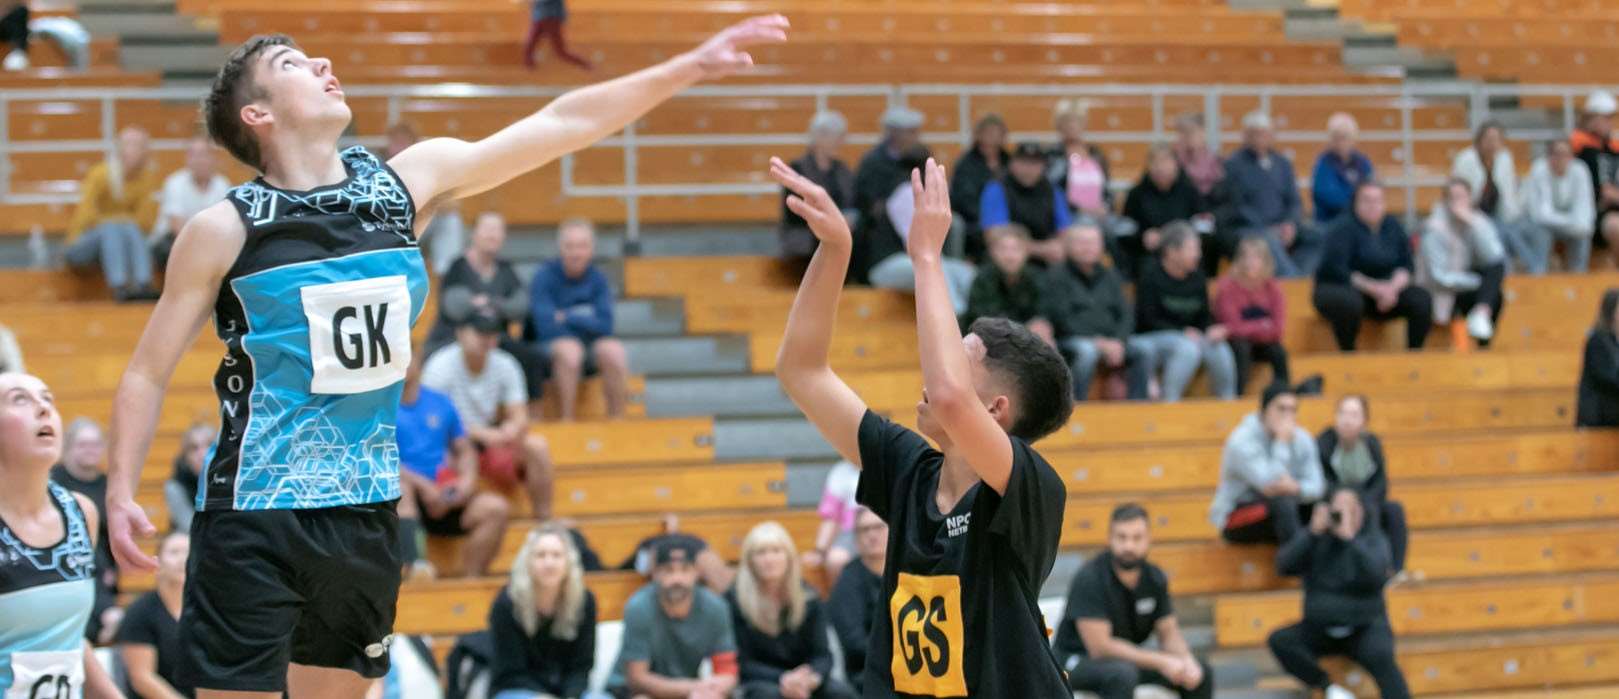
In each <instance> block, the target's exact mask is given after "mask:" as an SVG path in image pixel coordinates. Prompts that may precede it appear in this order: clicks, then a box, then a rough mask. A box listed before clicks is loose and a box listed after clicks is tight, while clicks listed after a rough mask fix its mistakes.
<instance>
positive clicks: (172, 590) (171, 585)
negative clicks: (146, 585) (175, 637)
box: [157, 577, 185, 618]
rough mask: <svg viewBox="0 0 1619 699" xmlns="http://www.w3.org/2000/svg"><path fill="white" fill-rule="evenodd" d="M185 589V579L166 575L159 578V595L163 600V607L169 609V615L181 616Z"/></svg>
mask: <svg viewBox="0 0 1619 699" xmlns="http://www.w3.org/2000/svg"><path fill="white" fill-rule="evenodd" d="M184 590H185V581H184V580H170V579H168V578H166V577H160V578H158V581H157V597H158V599H160V600H163V608H164V609H167V610H168V612H169V616H172V617H175V618H179V616H180V602H181V599H182V598H181V594H182V592H183V591H184Z"/></svg>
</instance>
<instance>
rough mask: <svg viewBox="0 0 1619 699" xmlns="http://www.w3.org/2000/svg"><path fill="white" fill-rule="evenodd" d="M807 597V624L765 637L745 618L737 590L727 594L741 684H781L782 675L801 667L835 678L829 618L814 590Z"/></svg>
mask: <svg viewBox="0 0 1619 699" xmlns="http://www.w3.org/2000/svg"><path fill="white" fill-rule="evenodd" d="M805 595H806V596H807V597H808V599H807V600H806V601H805V607H804V623H802V624H799V625H798V628H796V629H787V628H783V629H782V632H781V633H779V634H777V635H775V636H766V635H765V634H764V632H762V631H760V630H759V629H756V628H754V627H753V625H752V624H749V623H748V618H747V617H745V616H742V608H741V606H740V605H739V604H738V603H737V599H736V589H735V588H732V589H730V590H728V591H726V593H725V601H726V602H727V603H728V604H729V605H730V607H731V628H732V629H734V630H735V631H736V659H737V665H738V666H739V667H740V673H741V680H742V682H744V683H747V682H778V681H780V680H781V676H782V675H784V674H786V673H788V672H790V671H792V670H793V668H796V667H798V666H800V665H808V666H810V667H811V668H812V669H814V670H815V673H816V674H818V675H820V676H822V677H830V676H831V675H832V645H831V643H830V642H829V641H828V640H827V636H826V615H825V614H824V613H823V611H822V608H821V600H820V597H819V596H818V595H817V594H816V593H815V591H814V590H806V591H805ZM784 616H785V615H784ZM784 626H785V625H784Z"/></svg>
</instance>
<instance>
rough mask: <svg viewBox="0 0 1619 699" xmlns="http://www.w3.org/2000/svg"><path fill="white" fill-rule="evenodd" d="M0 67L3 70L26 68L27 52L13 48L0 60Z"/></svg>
mask: <svg viewBox="0 0 1619 699" xmlns="http://www.w3.org/2000/svg"><path fill="white" fill-rule="evenodd" d="M0 68H4V69H5V70H24V69H26V68H28V54H26V53H23V52H22V51H21V50H19V49H13V50H12V51H11V53H9V54H6V58H5V60H4V61H0Z"/></svg>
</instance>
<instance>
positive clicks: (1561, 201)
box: [1523, 138, 1597, 274]
mask: <svg viewBox="0 0 1619 699" xmlns="http://www.w3.org/2000/svg"><path fill="white" fill-rule="evenodd" d="M1582 165H1583V163H1582V164H1579V165H1576V164H1575V162H1574V148H1573V146H1570V145H1569V140H1568V138H1555V139H1552V140H1551V141H1548V142H1547V143H1546V154H1545V155H1543V156H1541V157H1540V158H1538V159H1536V160H1535V164H1534V165H1533V166H1531V167H1530V168H1529V178H1528V179H1526V180H1524V183H1523V207H1524V209H1525V212H1524V215H1525V216H1527V217H1528V222H1527V225H1534V226H1539V227H1540V232H1539V233H1537V234H1536V235H1539V236H1542V237H1544V238H1546V240H1547V241H1548V248H1555V247H1556V245H1558V244H1561V245H1562V246H1563V271H1565V272H1574V273H1581V274H1583V273H1584V272H1585V271H1586V269H1587V268H1589V267H1590V264H1591V236H1592V235H1593V234H1594V233H1595V232H1596V228H1595V226H1596V216H1597V214H1596V189H1595V187H1593V186H1592V185H1591V171H1590V170H1587V169H1586V168H1584V167H1583V166H1582ZM1552 252H1553V250H1551V249H1548V250H1547V253H1548V258H1547V263H1548V267H1550V262H1551V259H1552V256H1551V253H1552Z"/></svg>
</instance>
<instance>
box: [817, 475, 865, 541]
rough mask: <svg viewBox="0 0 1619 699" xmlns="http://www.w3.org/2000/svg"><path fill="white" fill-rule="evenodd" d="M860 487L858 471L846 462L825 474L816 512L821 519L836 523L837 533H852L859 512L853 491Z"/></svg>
mask: <svg viewBox="0 0 1619 699" xmlns="http://www.w3.org/2000/svg"><path fill="white" fill-rule="evenodd" d="M859 486H860V469H859V468H857V467H856V466H855V465H854V464H851V463H849V462H847V461H839V462H838V463H837V465H836V466H833V467H832V470H831V471H830V472H828V473H827V474H826V490H825V491H824V492H823V493H822V494H821V506H820V507H819V508H817V509H816V512H817V513H819V514H820V515H821V519H824V520H830V521H833V522H837V523H838V531H845V532H846V531H852V530H853V529H854V516H855V513H856V512H858V511H859V509H860V508H859V505H858V504H856V503H855V499H854V495H855V490H856V489H857V488H858V487H859Z"/></svg>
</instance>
